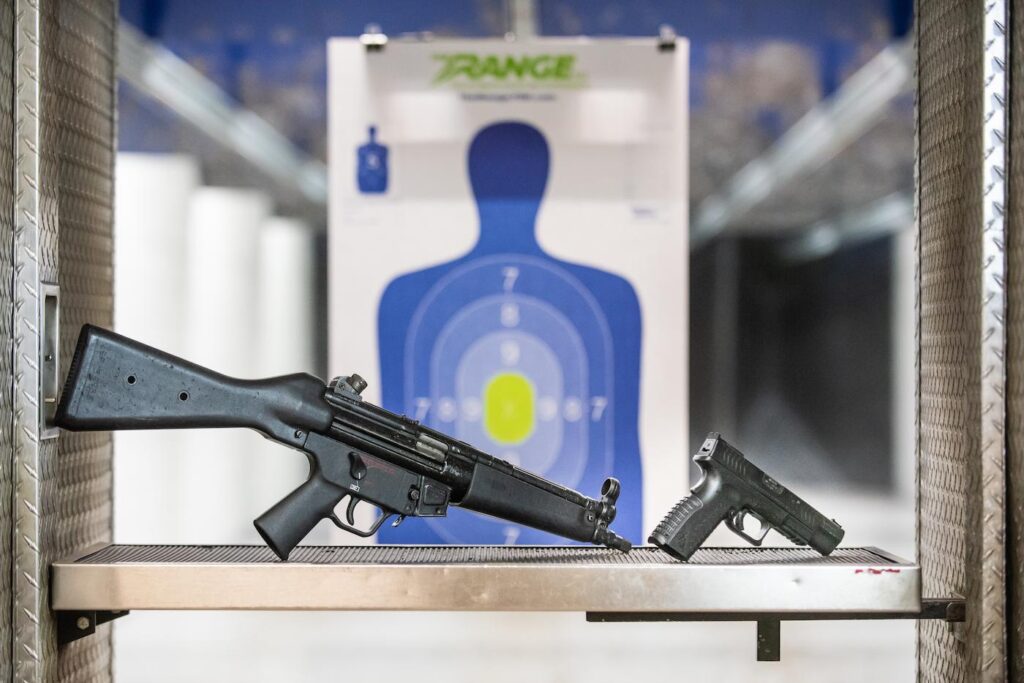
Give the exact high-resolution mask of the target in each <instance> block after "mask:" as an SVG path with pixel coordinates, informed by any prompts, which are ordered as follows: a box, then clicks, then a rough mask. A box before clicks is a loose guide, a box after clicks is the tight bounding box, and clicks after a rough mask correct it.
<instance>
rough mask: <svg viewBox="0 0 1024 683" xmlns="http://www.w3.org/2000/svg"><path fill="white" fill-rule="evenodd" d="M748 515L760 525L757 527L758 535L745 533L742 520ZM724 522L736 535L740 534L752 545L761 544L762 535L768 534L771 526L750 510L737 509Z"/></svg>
mask: <svg viewBox="0 0 1024 683" xmlns="http://www.w3.org/2000/svg"><path fill="white" fill-rule="evenodd" d="M748 516H749V517H752V518H754V519H756V520H757V523H758V526H759V527H760V528H759V534H760V535H758V536H753V535H751V534H748V533H747V530H746V528H745V527H744V520H745V519H746V518H747V517H748ZM726 524H727V525H728V526H729V528H730V529H732V530H733V532H735V533H736V534H737V535H738V536H741V537H743V538H745V539H746V540H747V541H748V542H750V543H751V544H752V545H756V546H760V545H761V542H762V541H764V537H765V536H767V535H768V532H769V531H771V528H772V527H771V525H770V524H768V522H767V521H766V520H765V519H764V517H762V516H761V515H759V514H757V513H756V512H753V511H751V510H739V511H737V512H736V513H734V514H733V515H732V516H731V517H729V519H728V520H726Z"/></svg>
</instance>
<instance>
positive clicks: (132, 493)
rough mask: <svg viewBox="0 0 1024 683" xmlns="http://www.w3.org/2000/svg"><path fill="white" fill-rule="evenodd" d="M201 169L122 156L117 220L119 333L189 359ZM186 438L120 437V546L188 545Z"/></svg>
mask: <svg viewBox="0 0 1024 683" xmlns="http://www.w3.org/2000/svg"><path fill="white" fill-rule="evenodd" d="M199 182H200V171H199V164H198V162H197V161H196V160H195V159H194V158H192V157H189V156H185V155H180V154H127V153H123V154H118V156H117V166H116V183H117V185H116V189H115V192H114V197H115V205H114V211H115V220H114V328H115V329H116V330H117V331H118V332H120V333H121V334H124V335H127V336H129V337H133V338H135V339H138V340H140V341H142V342H145V343H147V344H150V345H152V346H155V347H157V348H160V349H164V350H167V351H169V352H171V353H174V354H178V355H180V354H183V353H184V352H185V348H184V336H183V334H182V331H183V327H184V311H185V302H184V293H183V291H184V283H185V223H186V219H187V210H188V203H189V199H190V197H191V195H192V193H193V192H194V191H195V189H196V188H197V187H198V186H199ZM180 436H181V434H180V433H179V432H174V431H161V432H150V431H127V432H115V433H114V499H115V501H116V505H115V506H114V540H115V541H117V542H119V543H168V542H172V541H183V540H184V539H183V538H181V537H180V536H178V535H177V533H176V527H177V521H176V520H177V511H176V510H175V508H174V505H173V504H171V503H172V502H173V501H174V500H175V497H176V491H177V490H178V489H179V488H180V482H179V480H178V477H177V473H178V472H179V468H180V462H179V461H178V459H179V458H180V456H181V439H180Z"/></svg>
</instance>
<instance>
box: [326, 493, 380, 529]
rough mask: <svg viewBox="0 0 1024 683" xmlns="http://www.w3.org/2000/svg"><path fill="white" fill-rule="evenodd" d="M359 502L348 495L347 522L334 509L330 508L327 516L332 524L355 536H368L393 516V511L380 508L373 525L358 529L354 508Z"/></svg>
mask: <svg viewBox="0 0 1024 683" xmlns="http://www.w3.org/2000/svg"><path fill="white" fill-rule="evenodd" d="M339 502H340V501H339ZM359 502H360V499H359V498H356V497H355V496H353V495H349V502H348V507H347V508H346V509H345V517H346V518H347V520H348V524H346V523H345V522H343V521H341V520H340V519H339V518H338V515H337V514H336V513H335V512H334V510H331V514H330V515H328V517H327V518H328V519H329V520H331V522H332V523H333V524H334V526H336V527H338V528H339V529H341V530H342V531H347V532H349V533H350V534H355V535H356V536H361V537H363V538H369V537H370V536H373V535H374V534H375V533H377V532H378V531H379V530H380V528H381V527H382V526H384V522H386V521H388V520H389V519H391V518H392V517H394V516H395V515H394V513H393V512H385V511H384V509H383V508H380V515H379V516H378V517H377V519H375V520H374V522H373V525H372V526H371V527H370V528H369V529H359V528H357V527H356V525H355V510H356V506H357V505H358V504H359Z"/></svg>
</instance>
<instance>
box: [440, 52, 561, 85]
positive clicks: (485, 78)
mask: <svg viewBox="0 0 1024 683" xmlns="http://www.w3.org/2000/svg"><path fill="white" fill-rule="evenodd" d="M434 59H436V60H438V61H439V62H441V68H440V69H439V70H438V72H437V75H436V76H435V77H434V85H442V84H444V83H453V82H466V83H472V84H479V85H484V84H488V83H504V84H509V85H514V84H523V83H537V84H545V85H553V86H565V85H571V84H575V83H576V82H578V81H579V80H580V74H578V73H576V72H575V66H576V56H575V55H570V54H560V55H559V54H534V55H518V56H517V55H493V54H490V55H488V54H473V53H470V52H458V53H453V54H439V55H434Z"/></svg>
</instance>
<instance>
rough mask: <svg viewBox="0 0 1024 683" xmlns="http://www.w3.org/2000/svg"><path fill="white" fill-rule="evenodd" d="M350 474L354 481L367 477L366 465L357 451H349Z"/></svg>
mask: <svg viewBox="0 0 1024 683" xmlns="http://www.w3.org/2000/svg"><path fill="white" fill-rule="evenodd" d="M348 459H349V463H350V465H349V474H351V475H352V478H353V479H356V480H359V479H362V478H363V477H365V476H366V463H365V462H363V459H362V458H361V457H359V454H358V453H356V452H355V451H349V454H348Z"/></svg>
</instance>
